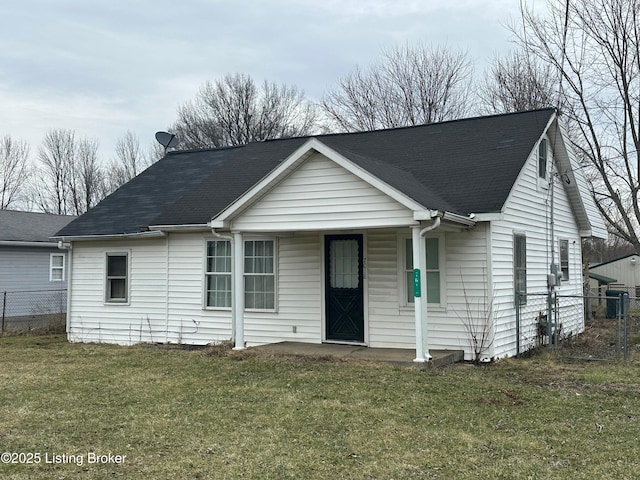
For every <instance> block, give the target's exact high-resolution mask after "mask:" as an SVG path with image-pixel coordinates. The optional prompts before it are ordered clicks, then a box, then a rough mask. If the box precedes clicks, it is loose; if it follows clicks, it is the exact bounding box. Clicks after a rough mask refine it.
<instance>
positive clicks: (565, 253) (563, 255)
mask: <svg viewBox="0 0 640 480" xmlns="http://www.w3.org/2000/svg"><path fill="white" fill-rule="evenodd" d="M560 272H561V273H562V280H564V281H567V280H569V240H560Z"/></svg>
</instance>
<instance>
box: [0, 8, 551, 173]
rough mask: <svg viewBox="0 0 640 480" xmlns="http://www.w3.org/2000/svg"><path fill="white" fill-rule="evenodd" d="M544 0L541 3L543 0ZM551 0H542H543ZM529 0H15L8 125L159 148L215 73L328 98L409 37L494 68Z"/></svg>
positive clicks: (39, 134)
mask: <svg viewBox="0 0 640 480" xmlns="http://www.w3.org/2000/svg"><path fill="white" fill-rule="evenodd" d="M529 3H531V0H529ZM539 3H542V2H541V0H538V1H536V2H535V4H536V6H537V5H538V4H539ZM518 4H519V0H317V1H310V0H264V1H259V0H247V1H241V0H235V1H234V0H226V1H219V0H174V1H167V0H129V1H122V0H107V1H104V0H55V1H48V0H39V1H38V0H3V2H2V5H1V6H0V18H1V19H2V22H1V25H2V28H0V47H1V48H0V135H4V134H10V135H11V136H12V137H13V138H14V139H22V140H26V141H27V142H28V143H29V144H30V146H31V151H32V158H35V154H36V152H37V149H38V146H39V145H40V142H41V141H42V138H43V136H44V134H45V133H46V131H47V130H49V129H53V128H68V129H72V130H75V132H76V134H77V135H78V136H83V137H89V138H96V139H98V140H99V142H100V146H101V148H100V155H101V157H102V158H103V159H105V160H108V159H110V158H111V157H112V156H113V147H114V144H115V142H116V140H117V139H118V138H120V137H121V136H122V135H123V134H124V133H125V132H126V131H127V130H131V131H133V132H134V133H135V134H137V135H138V137H139V138H140V141H141V144H142V146H143V147H144V148H145V149H147V147H148V146H149V145H151V143H152V142H153V135H154V133H155V132H156V131H158V130H164V129H166V128H167V127H168V126H169V125H170V124H171V123H173V122H174V121H175V113H176V108H177V107H178V105H180V104H182V103H184V102H185V101H186V100H189V99H192V98H194V97H195V95H196V93H197V91H198V89H199V87H200V86H201V85H202V84H203V83H204V82H205V81H206V80H215V79H218V78H220V77H221V76H223V75H224V74H226V73H235V72H240V73H246V74H249V75H251V76H252V77H253V78H254V79H255V80H256V82H258V83H261V82H262V81H263V80H269V81H275V82H277V83H287V84H290V85H295V86H297V87H299V88H301V89H303V90H304V91H305V93H306V94H307V96H308V97H310V98H311V99H315V100H318V99H319V98H320V97H321V96H322V94H323V92H324V91H325V90H327V89H328V88H330V87H332V86H334V85H335V83H336V81H337V79H339V78H341V77H343V76H345V75H347V74H348V73H349V72H351V71H352V70H353V69H354V67H355V66H356V65H360V66H363V67H366V66H367V65H368V64H369V63H371V62H374V61H376V60H377V59H379V58H380V50H381V49H382V48H385V47H391V46H395V45H403V44H405V43H406V42H409V43H415V42H418V41H420V42H422V43H425V44H434V45H448V46H450V47H454V48H461V49H463V50H465V51H467V52H468V54H469V56H470V58H471V59H472V60H473V62H474V65H475V69H476V74H477V75H478V76H480V75H481V72H482V70H483V69H484V67H485V66H486V64H487V62H488V61H490V59H491V58H492V57H493V56H494V55H495V54H496V53H499V54H503V53H506V52H508V51H509V50H510V49H512V48H513V45H512V43H511V35H510V33H509V32H508V31H507V29H506V28H505V27H504V25H505V24H507V23H508V22H509V21H510V19H515V18H517V17H518Z"/></svg>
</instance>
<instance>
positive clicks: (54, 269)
mask: <svg viewBox="0 0 640 480" xmlns="http://www.w3.org/2000/svg"><path fill="white" fill-rule="evenodd" d="M64 258H65V257H64V254H63V253H52V254H51V255H50V258H49V281H50V282H62V281H64Z"/></svg>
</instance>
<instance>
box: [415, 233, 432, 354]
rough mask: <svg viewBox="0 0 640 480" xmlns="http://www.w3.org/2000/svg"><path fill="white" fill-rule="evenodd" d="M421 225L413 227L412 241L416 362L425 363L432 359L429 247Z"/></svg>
mask: <svg viewBox="0 0 640 480" xmlns="http://www.w3.org/2000/svg"><path fill="white" fill-rule="evenodd" d="M425 230H427V229H423V230H421V227H420V226H414V227H411V242H412V245H413V268H414V293H416V294H418V295H415V296H414V306H415V322H416V358H415V359H414V360H413V361H414V362H420V363H424V362H427V361H429V360H431V355H429V347H428V342H427V337H428V332H427V274H426V272H425V269H426V265H427V247H426V245H425V240H424V237H423V232H425ZM425 233H426V232H425ZM416 269H417V270H418V272H419V287H420V288H419V289H416V288H415V283H416V281H415V272H416Z"/></svg>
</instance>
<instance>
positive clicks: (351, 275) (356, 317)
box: [324, 234, 364, 342]
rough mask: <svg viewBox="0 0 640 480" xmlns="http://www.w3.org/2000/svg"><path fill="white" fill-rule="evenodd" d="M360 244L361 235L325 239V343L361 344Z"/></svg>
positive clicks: (362, 294) (331, 236)
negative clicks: (334, 341) (347, 342)
mask: <svg viewBox="0 0 640 480" xmlns="http://www.w3.org/2000/svg"><path fill="white" fill-rule="evenodd" d="M362 243H363V242H362V235H355V234H354V235H327V236H326V237H325V241H324V248H325V308H326V327H327V332H326V339H327V340H342V341H350V342H363V341H364V289H363V285H362V284H363V282H362V280H363V275H362V273H363V270H362V258H363V253H362Z"/></svg>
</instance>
